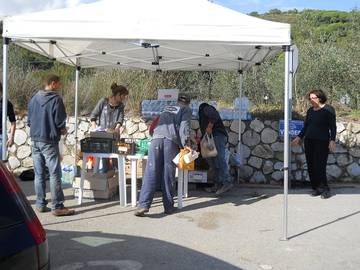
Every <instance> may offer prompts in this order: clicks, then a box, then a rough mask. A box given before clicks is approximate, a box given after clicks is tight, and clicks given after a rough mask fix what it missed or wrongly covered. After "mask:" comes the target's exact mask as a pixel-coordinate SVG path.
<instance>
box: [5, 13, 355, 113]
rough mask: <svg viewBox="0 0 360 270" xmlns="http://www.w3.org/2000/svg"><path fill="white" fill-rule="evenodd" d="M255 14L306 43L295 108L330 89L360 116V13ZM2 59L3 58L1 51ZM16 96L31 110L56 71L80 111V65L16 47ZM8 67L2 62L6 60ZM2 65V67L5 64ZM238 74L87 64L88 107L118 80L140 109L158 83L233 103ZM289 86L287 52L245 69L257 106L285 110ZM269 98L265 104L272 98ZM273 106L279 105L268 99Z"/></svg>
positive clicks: (69, 102)
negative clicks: (43, 82) (106, 67)
mask: <svg viewBox="0 0 360 270" xmlns="http://www.w3.org/2000/svg"><path fill="white" fill-rule="evenodd" d="M250 15H252V16H256V17H259V18H263V19H267V20H272V21H278V22H286V23H290V24H291V26H292V38H293V42H294V44H296V45H297V47H298V48H299V56H300V59H299V62H300V66H299V69H298V71H297V74H296V76H295V79H294V89H293V93H294V94H293V101H294V109H295V110H296V111H297V112H299V113H300V114H301V113H303V112H304V110H305V109H306V107H308V103H307V101H306V99H305V98H304V96H305V94H306V92H308V90H309V89H311V88H319V87H320V88H322V89H324V90H325V91H326V92H327V94H328V96H329V100H330V102H331V103H332V104H333V105H335V106H336V108H337V110H338V112H339V114H347V115H351V114H352V116H353V118H358V117H359V111H360V91H359V88H360V87H359V86H360V72H359V67H360V65H359V64H360V63H359V61H360V46H359V43H360V31H359V30H360V12H359V11H357V10H353V11H351V12H340V11H321V10H304V11H301V12H298V11H297V10H289V11H286V12H281V11H280V10H277V9H273V10H270V11H269V12H267V13H265V14H258V13H256V12H253V13H251V14H250ZM1 59H2V57H1ZM9 61H10V71H9V73H10V81H9V87H10V98H11V100H12V101H13V102H14V103H15V104H16V108H17V110H18V111H25V110H26V106H27V103H28V101H29V99H30V98H31V96H32V95H33V93H34V92H35V91H36V90H37V89H39V88H40V87H41V78H43V77H44V76H45V75H46V74H49V73H57V74H59V75H60V76H61V77H62V79H63V80H62V82H63V90H62V94H63V97H64V100H65V102H66V106H67V109H68V111H69V113H71V112H72V111H73V109H74V78H75V75H74V73H75V72H74V68H73V67H68V66H64V65H62V64H60V63H58V62H52V61H49V60H48V59H46V58H44V57H41V56H39V55H35V54H33V53H31V52H29V51H26V50H24V49H21V48H19V47H17V46H14V45H12V46H10V60H9ZM1 67H2V66H1ZM1 67H0V68H1ZM238 80H239V79H238V74H237V73H236V72H223V71H221V72H163V73H153V72H148V71H143V70H136V71H121V70H110V71H109V70H102V69H89V70H82V72H81V81H80V99H79V100H80V112H81V114H84V115H85V114H88V113H89V112H90V111H91V109H92V108H93V107H94V106H95V104H96V102H97V100H98V99H99V98H100V97H101V96H106V95H108V93H109V89H110V85H111V83H112V82H113V81H116V82H118V83H121V84H124V85H126V86H127V87H128V89H129V90H130V95H129V100H128V104H127V108H128V110H129V111H130V112H132V113H134V114H136V113H138V112H139V107H140V102H141V100H143V99H151V98H154V97H155V96H156V91H157V89H158V88H179V89H181V90H182V91H186V92H188V93H190V94H191V95H192V96H193V97H195V98H198V99H202V100H208V99H212V100H218V101H219V103H220V105H222V106H231V105H232V102H233V100H234V98H236V97H237V95H238V87H239V81H238ZM283 89H284V54H283V53H280V54H279V55H277V56H276V57H275V58H272V59H269V60H268V61H267V62H265V63H263V64H262V65H260V66H256V67H254V68H253V69H251V70H249V71H248V72H246V73H245V75H244V94H245V95H246V96H248V97H249V98H250V100H251V101H252V104H253V108H254V110H257V108H267V109H266V110H274V111H277V110H278V111H279V110H280V111H281V110H282V106H283V91H284V90H283ZM265 96H267V97H268V100H267V101H266V104H265V99H264V97H265ZM267 104H271V106H270V105H267Z"/></svg>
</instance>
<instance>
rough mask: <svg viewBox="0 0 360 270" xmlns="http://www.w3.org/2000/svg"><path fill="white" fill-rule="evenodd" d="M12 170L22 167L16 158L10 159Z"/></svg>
mask: <svg viewBox="0 0 360 270" xmlns="http://www.w3.org/2000/svg"><path fill="white" fill-rule="evenodd" d="M8 162H9V167H10V169H12V170H14V169H16V168H19V167H20V165H21V164H20V161H19V160H18V159H17V158H16V157H9V159H8Z"/></svg>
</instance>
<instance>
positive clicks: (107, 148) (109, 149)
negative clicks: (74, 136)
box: [80, 138, 118, 153]
mask: <svg viewBox="0 0 360 270" xmlns="http://www.w3.org/2000/svg"><path fill="white" fill-rule="evenodd" d="M80 149H81V152H84V153H117V152H118V150H117V147H116V141H115V140H113V139H104V138H84V139H82V140H80Z"/></svg>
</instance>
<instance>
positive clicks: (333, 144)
mask: <svg viewBox="0 0 360 270" xmlns="http://www.w3.org/2000/svg"><path fill="white" fill-rule="evenodd" d="M329 150H330V152H335V150H336V143H335V141H330V142H329Z"/></svg>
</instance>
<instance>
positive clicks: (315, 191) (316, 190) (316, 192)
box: [310, 189, 321, 197]
mask: <svg viewBox="0 0 360 270" xmlns="http://www.w3.org/2000/svg"><path fill="white" fill-rule="evenodd" d="M310 195H311V196H313V197H315V196H319V195H321V191H320V190H318V189H314V190H313V191H312V192H311V193H310Z"/></svg>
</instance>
